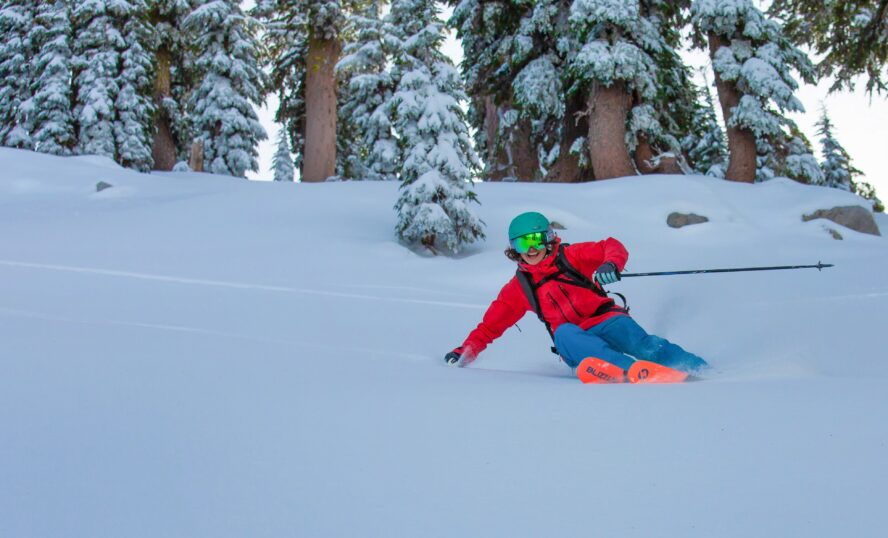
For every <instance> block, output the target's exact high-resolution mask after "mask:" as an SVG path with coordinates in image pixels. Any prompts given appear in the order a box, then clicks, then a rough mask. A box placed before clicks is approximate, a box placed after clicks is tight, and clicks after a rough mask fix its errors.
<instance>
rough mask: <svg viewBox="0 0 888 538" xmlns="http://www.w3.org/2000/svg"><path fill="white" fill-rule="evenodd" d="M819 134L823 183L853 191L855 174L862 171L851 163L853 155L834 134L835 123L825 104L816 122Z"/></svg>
mask: <svg viewBox="0 0 888 538" xmlns="http://www.w3.org/2000/svg"><path fill="white" fill-rule="evenodd" d="M815 125H816V126H817V134H818V135H820V148H821V155H822V156H823V160H822V161H821V162H820V168H821V169H822V170H823V185H825V186H827V187H832V188H835V189H842V190H845V191H851V190H853V188H854V176H857V175H859V174H861V171H860V170H858V169H857V168H854V166H852V165H851V157H849V156H848V152H847V151H845V148H843V147H842V145H841V144H839V141H838V140H836V137H835V135H834V134H833V123H832V120H831V119H830V117H829V113H828V112H827V110H826V107H825V106H822V107H821V108H820V119H819V120H818V121H817V123H816V124H815Z"/></svg>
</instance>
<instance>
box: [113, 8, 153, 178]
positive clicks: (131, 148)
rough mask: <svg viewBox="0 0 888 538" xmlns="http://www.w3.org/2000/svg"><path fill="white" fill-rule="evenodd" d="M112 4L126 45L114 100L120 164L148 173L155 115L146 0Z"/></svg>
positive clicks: (151, 161) (115, 128)
mask: <svg viewBox="0 0 888 538" xmlns="http://www.w3.org/2000/svg"><path fill="white" fill-rule="evenodd" d="M113 5H114V11H113V12H114V13H115V15H116V19H117V21H118V22H117V24H118V25H119V27H120V28H121V31H120V36H121V37H122V38H123V42H122V43H123V45H124V48H123V49H122V50H121V51H120V75H119V77H118V81H117V83H118V93H117V98H116V99H115V101H114V106H115V109H116V110H117V121H115V123H114V141H115V144H116V146H117V161H118V162H119V163H120V164H121V165H123V166H124V167H127V168H133V169H136V170H141V171H143V172H147V171H148V170H150V169H151V166H152V164H153V157H152V154H151V151H152V136H151V135H152V127H153V125H152V119H153V116H154V114H155V107H154V101H153V98H152V91H153V90H154V88H153V86H152V84H151V83H152V64H151V60H152V55H151V52H150V50H149V46H150V37H151V36H150V30H149V27H148V25H147V23H146V15H147V5H146V3H145V2H144V1H143V0H129V1H127V2H124V1H121V0H116V1H115V2H114V3H113Z"/></svg>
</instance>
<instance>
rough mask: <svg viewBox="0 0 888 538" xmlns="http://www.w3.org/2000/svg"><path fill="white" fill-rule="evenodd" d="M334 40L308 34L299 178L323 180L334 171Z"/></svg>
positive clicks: (336, 54) (337, 49) (336, 57)
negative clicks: (303, 145) (300, 171)
mask: <svg viewBox="0 0 888 538" xmlns="http://www.w3.org/2000/svg"><path fill="white" fill-rule="evenodd" d="M339 52H340V44H339V41H338V40H336V39H323V38H320V37H317V36H311V37H309V40H308V53H307V54H306V75H305V150H304V152H303V155H304V158H303V161H302V181H306V182H316V181H325V180H326V179H327V178H328V177H331V176H333V175H335V174H336V71H335V67H336V62H337V61H339Z"/></svg>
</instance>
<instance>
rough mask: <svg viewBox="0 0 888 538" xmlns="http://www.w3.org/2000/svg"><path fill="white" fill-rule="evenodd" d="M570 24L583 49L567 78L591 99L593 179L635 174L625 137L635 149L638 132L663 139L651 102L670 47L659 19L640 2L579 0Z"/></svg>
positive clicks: (575, 59) (590, 138)
mask: <svg viewBox="0 0 888 538" xmlns="http://www.w3.org/2000/svg"><path fill="white" fill-rule="evenodd" d="M570 22H571V28H572V30H573V32H574V34H573V35H574V36H575V37H576V39H577V41H578V43H579V44H580V47H581V48H580V49H579V51H578V52H577V53H576V55H575V56H573V58H572V59H571V62H570V66H569V75H570V77H571V80H572V81H573V85H574V88H575V89H577V90H581V91H583V92H584V93H585V94H587V95H588V96H589V101H588V113H589V122H590V128H589V155H590V159H591V161H592V168H593V169H594V170H595V176H596V178H611V177H618V176H625V175H632V174H634V173H635V167H634V165H633V163H632V162H631V161H630V160H629V153H628V150H627V149H626V148H625V144H624V143H623V139H624V138H625V139H626V140H627V141H629V143H630V145H631V146H632V147H631V149H633V150H634V149H636V146H637V143H638V138H639V134H642V133H644V134H645V136H647V137H650V136H652V135H653V136H659V133H660V130H661V126H660V125H659V121H658V118H657V114H656V110H655V109H654V107H653V106H651V104H650V103H652V102H653V101H655V99H656V96H657V76H658V69H657V62H656V56H657V55H658V54H661V53H662V52H663V51H664V49H666V48H667V47H668V44H666V43H665V41H664V39H663V38H662V36H661V35H660V32H659V29H658V26H657V24H656V23H655V22H656V21H655V20H652V19H650V18H648V17H645V16H643V15H642V12H641V7H640V4H639V2H638V0H634V1H622V0H576V1H575V2H574V3H573V4H572V5H571V8H570ZM633 105H634V106H633ZM630 107H632V117H631V120H630V122H629V125H630V130H629V132H628V133H626V131H625V127H626V124H627V119H628V113H629V110H630ZM624 133H625V135H624ZM676 145H677V144H676Z"/></svg>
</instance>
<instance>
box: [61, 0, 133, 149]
mask: <svg viewBox="0 0 888 538" xmlns="http://www.w3.org/2000/svg"><path fill="white" fill-rule="evenodd" d="M109 8H110V5H109V2H107V1H105V0H87V1H84V2H77V4H76V6H75V7H74V11H73V22H74V28H75V30H76V32H75V34H74V36H75V37H74V39H73V46H72V49H73V53H74V58H73V60H72V65H73V67H74V73H75V79H74V87H75V88H76V94H75V95H74V103H75V104H74V111H73V112H74V118H75V122H76V123H77V125H78V127H79V129H78V133H77V134H78V140H77V148H76V151H77V153H80V154H86V155H104V156H106V157H110V158H112V159H113V158H114V156H115V147H114V146H115V144H114V122H115V117H116V110H115V105H114V101H115V99H116V97H117V94H118V92H119V87H118V84H117V78H118V74H119V73H118V63H119V62H120V57H119V56H120V55H119V54H118V49H119V48H123V47H124V46H125V45H124V43H123V37H122V36H121V35H120V32H119V31H118V30H117V28H116V27H115V25H114V21H113V20H112V17H113V16H112V14H111V13H110V9H109Z"/></svg>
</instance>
